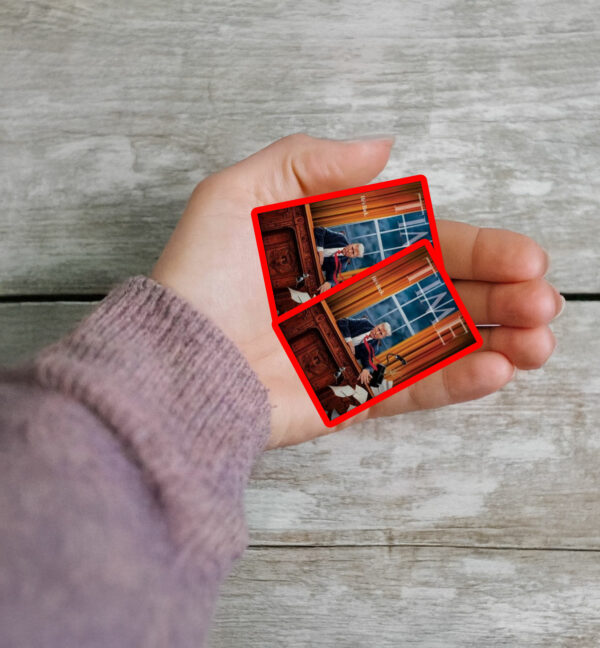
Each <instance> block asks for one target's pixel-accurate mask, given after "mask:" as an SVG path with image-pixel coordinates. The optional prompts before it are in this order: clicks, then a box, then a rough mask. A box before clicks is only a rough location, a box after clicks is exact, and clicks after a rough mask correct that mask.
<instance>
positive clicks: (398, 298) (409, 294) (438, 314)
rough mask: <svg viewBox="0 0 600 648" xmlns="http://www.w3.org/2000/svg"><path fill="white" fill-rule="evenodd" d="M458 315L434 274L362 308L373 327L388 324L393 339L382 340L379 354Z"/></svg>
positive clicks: (448, 293)
mask: <svg viewBox="0 0 600 648" xmlns="http://www.w3.org/2000/svg"><path fill="white" fill-rule="evenodd" d="M457 311H458V308H457V306H456V303H455V301H454V298H453V297H452V295H451V294H450V291H449V290H448V288H447V287H446V284H445V283H444V282H443V281H442V279H441V278H440V277H439V275H437V274H434V275H430V276H429V277H426V278H425V279H423V280H421V281H418V282H417V283H414V284H412V285H411V286H409V287H408V288H406V289H405V290H402V291H401V292H399V293H396V294H395V295H392V296H391V297H388V298H387V299H384V300H382V301H380V302H377V303H376V304H373V305H372V306H369V307H368V308H365V309H364V310H363V311H361V315H363V316H367V317H368V318H369V319H370V320H371V322H373V324H379V323H380V322H389V323H390V326H391V327H392V335H391V336H390V337H386V338H384V339H383V340H381V342H380V345H379V352H380V353H381V352H382V351H386V350H387V349H389V348H390V347H393V346H394V345H396V344H398V343H399V342H402V341H403V340H406V339H407V338H409V337H411V336H413V335H415V333H418V332H419V331H422V330H423V329H426V328H427V327H428V326H431V325H432V324H435V323H436V322H439V321H440V320H441V319H443V318H444V317H447V316H448V315H450V314H451V313H454V312H457ZM358 316H360V315H358Z"/></svg>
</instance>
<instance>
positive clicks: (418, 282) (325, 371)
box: [279, 244, 481, 421]
mask: <svg viewBox="0 0 600 648" xmlns="http://www.w3.org/2000/svg"><path fill="white" fill-rule="evenodd" d="M397 256H398V258H394V259H393V260H392V261H389V262H388V263H386V264H385V265H383V264H382V265H383V267H379V268H377V269H376V270H374V272H373V273H371V274H369V275H367V276H365V277H362V278H360V279H358V280H355V281H354V282H349V283H348V285H346V286H341V287H340V288H339V289H338V290H337V291H335V292H334V293H333V294H331V295H329V296H326V297H324V298H323V299H321V300H320V301H318V302H317V303H315V304H313V305H310V306H307V307H306V308H305V309H303V310H301V311H300V312H296V313H294V314H291V315H290V316H289V317H288V318H287V319H283V320H282V321H280V324H279V330H280V332H281V335H280V339H281V336H283V338H284V340H285V342H286V343H287V348H286V351H287V352H288V355H289V356H290V359H293V360H292V361H294V359H295V362H294V365H295V367H296V370H297V371H298V374H299V376H300V378H301V379H302V381H303V383H304V385H305V387H306V388H307V389H308V390H309V393H310V392H311V391H312V396H316V398H317V400H318V402H319V404H320V406H321V408H322V410H323V412H324V413H325V415H326V417H327V419H329V420H330V421H334V420H335V419H337V418H338V417H340V416H342V415H347V414H348V413H350V412H352V410H354V409H355V408H360V409H364V408H365V406H369V405H370V404H371V401H373V399H376V400H381V397H383V396H384V395H386V394H388V393H392V392H393V391H398V389H399V388H402V386H403V385H404V386H406V383H407V381H409V380H410V381H411V383H412V382H415V380H414V379H415V378H417V379H418V378H421V377H425V376H426V375H429V374H430V373H432V372H433V371H434V370H435V369H436V368H439V366H441V365H440V363H444V364H448V362H449V361H451V359H452V358H453V357H455V359H457V358H458V357H462V355H465V353H466V352H467V350H469V348H471V350H474V349H475V347H476V346H478V344H479V343H480V340H481V337H480V335H479V333H478V332H477V330H476V328H475V326H474V325H473V322H472V320H471V319H470V317H469V315H468V313H467V312H466V311H465V309H464V306H462V304H460V300H459V297H458V295H457V294H456V291H455V289H454V287H453V286H452V284H451V282H450V280H449V279H448V278H447V276H445V273H444V274H442V272H441V271H440V269H439V268H438V267H437V266H436V262H435V261H434V258H433V257H432V254H431V253H430V249H428V247H427V244H421V245H418V246H416V249H413V250H410V251H408V252H406V251H405V252H404V253H401V254H400V255H397ZM284 346H285V344H284ZM459 354H460V355H459ZM449 359H450V360H449ZM313 400H314V398H313ZM361 406H363V407H361ZM344 418H347V417H346V416H344Z"/></svg>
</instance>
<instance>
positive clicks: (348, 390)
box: [329, 385, 369, 403]
mask: <svg viewBox="0 0 600 648" xmlns="http://www.w3.org/2000/svg"><path fill="white" fill-rule="evenodd" d="M329 387H330V388H331V390H332V391H333V393H334V394H335V395H336V396H339V397H341V398H346V397H348V396H353V397H354V398H356V400H357V401H358V402H359V403H364V402H365V401H366V400H367V397H368V396H369V392H367V390H366V389H364V388H363V387H361V386H360V385H356V387H352V386H351V385H329Z"/></svg>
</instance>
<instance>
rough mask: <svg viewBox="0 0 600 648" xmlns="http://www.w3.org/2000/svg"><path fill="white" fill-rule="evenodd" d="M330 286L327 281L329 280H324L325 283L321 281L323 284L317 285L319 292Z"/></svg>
mask: <svg viewBox="0 0 600 648" xmlns="http://www.w3.org/2000/svg"><path fill="white" fill-rule="evenodd" d="M330 288H331V284H330V283H329V281H326V282H325V283H323V284H321V285H320V286H319V292H320V293H323V292H325V291H326V290H329V289H330Z"/></svg>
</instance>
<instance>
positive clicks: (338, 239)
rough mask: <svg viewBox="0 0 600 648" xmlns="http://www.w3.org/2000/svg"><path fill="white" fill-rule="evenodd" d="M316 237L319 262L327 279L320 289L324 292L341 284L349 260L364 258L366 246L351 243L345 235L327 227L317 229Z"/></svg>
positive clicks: (315, 231) (315, 230)
mask: <svg viewBox="0 0 600 648" xmlns="http://www.w3.org/2000/svg"><path fill="white" fill-rule="evenodd" d="M314 235H315V243H316V244H317V253H318V254H319V261H320V263H321V268H322V269H323V274H324V275H325V279H326V281H325V282H324V283H323V284H322V285H321V286H320V287H319V292H324V291H325V290H329V288H331V286H332V285H334V284H337V283H339V282H340V277H339V275H340V273H341V272H342V270H343V268H344V266H345V265H346V263H348V260H349V259H354V258H360V257H362V256H363V255H364V253H365V246H364V245H363V244H362V243H349V242H348V239H347V238H346V237H345V236H344V235H343V234H340V232H336V231H334V230H331V229H328V228H327V227H315V229H314Z"/></svg>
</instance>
